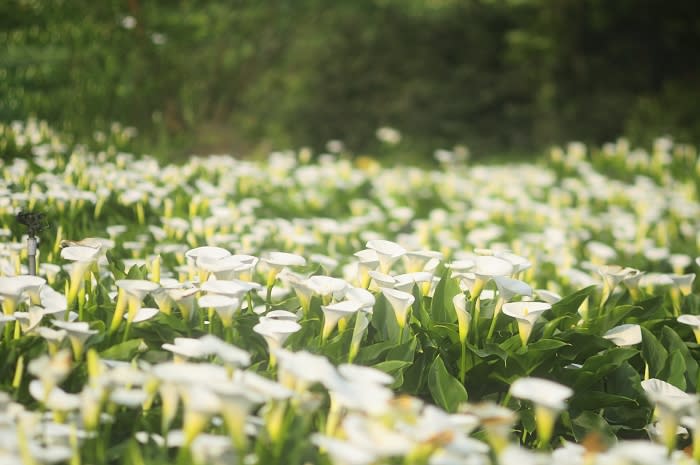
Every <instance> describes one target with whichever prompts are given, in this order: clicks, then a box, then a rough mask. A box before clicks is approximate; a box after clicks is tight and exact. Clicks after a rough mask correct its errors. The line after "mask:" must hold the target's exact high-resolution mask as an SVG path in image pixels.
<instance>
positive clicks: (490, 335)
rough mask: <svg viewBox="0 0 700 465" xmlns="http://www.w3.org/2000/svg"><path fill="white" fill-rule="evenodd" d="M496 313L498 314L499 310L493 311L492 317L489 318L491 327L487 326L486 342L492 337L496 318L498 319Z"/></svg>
mask: <svg viewBox="0 0 700 465" xmlns="http://www.w3.org/2000/svg"><path fill="white" fill-rule="evenodd" d="M498 315H500V312H498V313H494V314H493V318H491V327H489V333H488V334H487V335H486V341H487V342H488V341H490V340H491V338H492V337H493V332H494V330H495V329H496V320H498Z"/></svg>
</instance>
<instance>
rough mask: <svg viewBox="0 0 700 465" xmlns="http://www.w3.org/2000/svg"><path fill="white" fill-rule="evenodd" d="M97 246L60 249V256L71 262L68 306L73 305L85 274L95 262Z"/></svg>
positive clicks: (97, 253) (97, 255)
mask: <svg viewBox="0 0 700 465" xmlns="http://www.w3.org/2000/svg"><path fill="white" fill-rule="evenodd" d="M99 255H100V248H99V247H97V248H96V247H86V246H80V245H75V246H68V247H64V248H63V249H61V257H62V258H63V259H65V260H69V261H71V262H73V263H72V264H71V267H70V287H69V288H68V293H67V297H66V298H67V302H68V308H71V307H72V306H73V303H74V302H75V299H76V298H77V296H78V292H80V290H81V289H82V288H83V285H84V281H85V277H86V274H87V273H88V272H89V271H90V269H91V268H92V266H93V265H94V264H95V263H97V259H98V258H99Z"/></svg>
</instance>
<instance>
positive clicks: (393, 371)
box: [372, 360, 412, 389]
mask: <svg viewBox="0 0 700 465" xmlns="http://www.w3.org/2000/svg"><path fill="white" fill-rule="evenodd" d="M411 363H412V362H407V361H405V360H387V361H384V362H379V363H377V364H376V365H372V367H373V368H376V369H377V370H381V371H383V372H385V373H388V374H390V375H392V376H393V377H394V383H392V384H391V388H393V389H398V388H399V387H401V385H402V384H403V371H404V370H405V369H406V368H407V367H409V366H410V365H411Z"/></svg>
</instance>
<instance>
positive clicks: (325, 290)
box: [304, 276, 349, 305]
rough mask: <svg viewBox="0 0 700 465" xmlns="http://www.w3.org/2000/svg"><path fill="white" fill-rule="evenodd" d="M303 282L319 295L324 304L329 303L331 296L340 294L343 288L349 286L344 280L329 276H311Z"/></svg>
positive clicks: (343, 290)
mask: <svg viewBox="0 0 700 465" xmlns="http://www.w3.org/2000/svg"><path fill="white" fill-rule="evenodd" d="M304 284H305V285H306V286H307V287H308V288H309V289H311V290H312V291H313V292H314V293H316V294H318V295H319V296H321V299H322V301H323V302H324V304H326V305H327V304H328V303H330V301H331V299H332V298H334V297H335V298H337V296H342V295H343V293H344V292H345V289H347V287H348V286H349V284H348V283H347V282H346V281H345V280H343V279H339V278H333V277H331V276H312V277H310V278H309V279H307V280H306V281H304Z"/></svg>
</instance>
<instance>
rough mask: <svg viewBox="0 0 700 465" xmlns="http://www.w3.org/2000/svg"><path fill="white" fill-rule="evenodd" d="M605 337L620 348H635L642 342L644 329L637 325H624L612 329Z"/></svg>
mask: <svg viewBox="0 0 700 465" xmlns="http://www.w3.org/2000/svg"><path fill="white" fill-rule="evenodd" d="M603 337H604V338H605V339H610V340H611V341H613V342H614V343H615V345H617V346H620V347H624V346H633V345H635V344H639V343H640V342H642V329H641V327H640V326H639V325H637V324H624V325H620V326H616V327H614V328H612V329H611V330H609V331H608V332H606V333H605V334H604V335H603Z"/></svg>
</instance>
